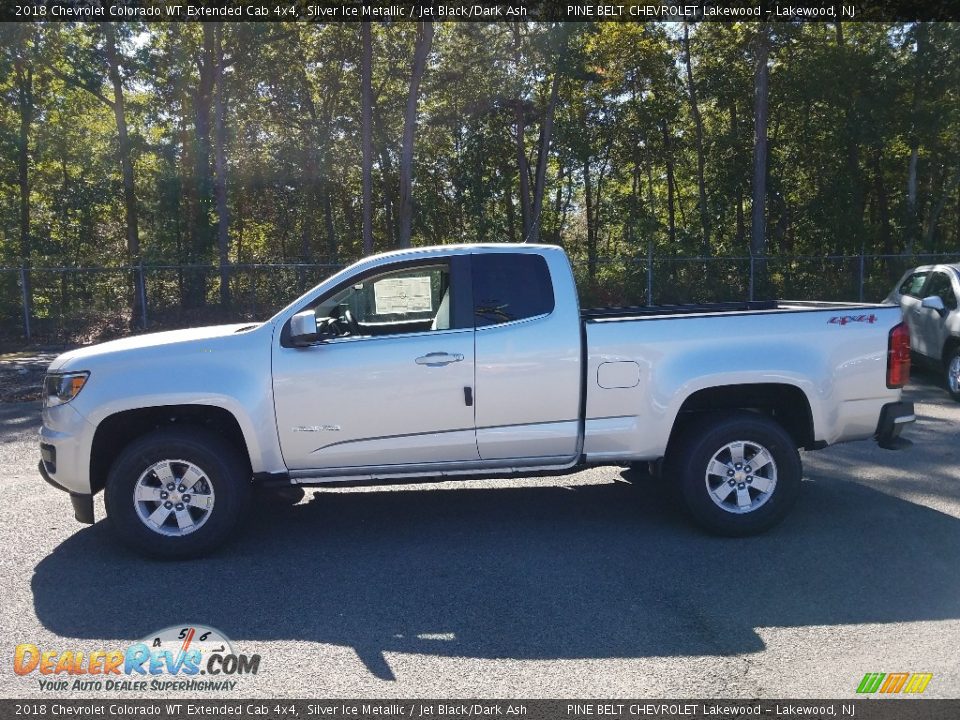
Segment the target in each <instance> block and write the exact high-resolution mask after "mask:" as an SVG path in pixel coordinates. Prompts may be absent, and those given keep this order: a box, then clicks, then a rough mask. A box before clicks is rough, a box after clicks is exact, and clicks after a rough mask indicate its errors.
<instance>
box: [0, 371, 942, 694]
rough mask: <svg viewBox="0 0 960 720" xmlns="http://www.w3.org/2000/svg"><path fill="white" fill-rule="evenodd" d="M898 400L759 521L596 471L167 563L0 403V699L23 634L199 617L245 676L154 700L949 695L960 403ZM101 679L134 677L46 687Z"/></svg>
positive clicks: (419, 499) (45, 636) (252, 539)
mask: <svg viewBox="0 0 960 720" xmlns="http://www.w3.org/2000/svg"><path fill="white" fill-rule="evenodd" d="M906 397H907V399H912V400H914V401H915V402H916V403H917V415H918V422H917V423H916V424H915V425H914V426H912V427H910V428H909V429H908V430H907V435H908V436H909V438H910V439H912V440H913V441H914V445H913V447H912V448H909V449H907V450H903V451H898V452H891V451H885V450H881V449H879V448H877V447H876V445H875V443H873V442H867V441H865V442H859V443H851V444H848V445H844V446H837V447H833V448H828V449H826V450H823V451H820V452H814V453H804V455H803V460H804V467H805V472H804V479H805V482H804V486H803V491H802V493H801V498H800V501H799V502H798V504H797V506H796V508H795V509H794V511H793V512H792V513H791V514H790V515H789V516H788V518H787V520H786V521H785V522H784V523H783V524H782V525H781V526H779V527H777V528H775V529H774V530H772V531H771V532H768V533H767V534H765V535H763V536H760V537H755V538H747V539H725V538H716V537H711V536H708V535H705V534H703V533H702V532H700V531H699V530H697V529H696V528H695V527H694V526H692V525H691V524H690V522H689V521H688V520H687V518H686V516H685V514H684V511H683V509H682V506H681V505H680V504H679V502H678V501H677V500H676V498H675V496H674V494H673V493H672V492H671V489H670V484H669V478H666V479H663V480H655V479H651V478H649V477H646V476H642V475H638V474H636V473H632V472H629V471H625V470H623V469H621V468H613V467H603V468H594V469H591V470H588V471H585V472H581V473H579V474H577V475H572V476H567V477H562V478H537V479H528V480H522V481H518V480H497V481H477V482H469V483H463V484H454V483H442V484H424V485H417V486H405V487H404V486H400V487H389V488H372V489H369V488H368V489H353V490H326V489H324V490H312V489H311V490H309V491H308V493H307V496H306V498H305V499H304V500H303V501H301V502H300V503H298V504H296V505H293V506H283V505H258V506H257V507H256V508H255V509H254V512H253V514H252V515H251V518H250V521H249V527H248V528H247V529H246V531H245V532H243V533H242V534H241V535H240V536H239V537H238V538H237V540H236V541H234V542H232V543H231V544H229V545H228V546H227V547H225V548H223V549H222V550H221V551H220V552H218V553H217V554H216V555H214V556H212V557H208V558H203V559H198V560H193V561H185V562H156V561H147V560H143V559H141V558H139V557H137V556H136V555H133V554H132V553H131V552H129V551H127V550H126V549H124V548H123V547H120V546H118V545H117V544H116V543H115V542H114V540H113V538H112V536H111V535H110V534H109V532H108V530H107V528H106V527H104V523H103V522H98V523H97V524H96V525H94V526H84V525H80V524H78V523H76V522H75V521H74V519H73V516H72V511H71V507H70V502H69V499H68V497H67V496H66V494H64V493H61V492H58V491H57V490H54V489H53V488H51V487H50V486H48V485H47V484H46V483H44V482H43V480H42V479H41V478H40V477H39V475H38V473H37V470H36V463H37V455H38V452H37V447H36V431H37V428H38V426H39V408H38V405H37V403H8V404H3V405H0V468H2V473H0V520H2V521H0V547H2V548H3V553H2V554H0V598H2V601H0V627H2V643H3V647H0V658H2V659H0V696H2V697H8V698H12V697H40V696H44V695H45V693H44V692H42V691H41V690H40V689H39V686H38V682H37V678H38V676H37V674H36V673H34V674H32V675H29V676H25V677H20V676H17V675H15V674H14V672H13V667H12V666H13V653H14V647H15V646H16V645H17V644H19V643H33V644H36V645H38V646H39V647H40V648H41V649H51V650H56V651H58V652H63V651H65V650H83V651H84V652H87V653H89V652H91V651H94V650H103V649H122V648H124V647H126V646H127V645H128V644H130V642H132V641H135V640H138V639H140V638H143V637H145V636H149V635H151V634H152V633H154V632H155V631H157V630H159V629H161V628H164V627H167V626H171V625H179V624H189V623H202V624H205V625H209V626H212V627H214V628H217V629H219V630H221V631H222V632H224V633H225V634H226V635H227V636H229V637H230V638H231V639H232V640H233V642H234V646H235V648H236V649H237V650H238V651H241V652H244V653H247V654H251V653H259V654H260V655H261V663H260V668H259V673H258V674H257V675H255V676H246V677H242V678H240V679H239V681H238V685H237V687H236V688H235V689H234V690H233V691H229V692H220V693H182V692H181V693H172V694H169V695H168V696H172V697H188V696H193V697H271V696H272V697H332V696H341V697H366V696H371V697H478V698H484V697H585V696H591V697H604V696H610V697H613V696H621V697H674V698H678V697H710V696H723V697H744V698H746V697H795V698H819V697H851V696H853V695H855V690H856V687H857V684H858V683H859V681H860V679H861V678H862V677H863V675H864V673H867V672H887V673H889V672H930V673H933V675H934V677H933V680H932V681H931V683H930V685H929V686H928V688H927V690H926V693H925V695H926V696H932V697H958V696H960V666H958V662H957V648H958V647H960V464H958V453H960V442H958V441H960V432H958V428H960V425H958V422H960V404H957V403H954V402H953V401H951V400H950V399H949V397H948V396H947V394H946V392H945V391H944V390H943V389H942V388H940V387H938V386H937V385H936V383H935V382H934V381H933V380H932V379H930V378H927V377H924V376H922V375H919V376H917V375H915V377H914V382H913V384H912V385H911V387H910V388H909V390H908V392H907V393H906ZM96 512H97V517H98V519H102V518H103V504H102V499H101V498H99V497H98V498H97V506H96ZM70 680H71V681H72V680H73V678H70ZM106 694H109V695H115V696H117V697H149V696H156V693H151V692H120V693H104V692H103V691H100V692H96V691H94V692H82V691H75V692H68V693H64V692H60V693H49V692H48V693H46V697H51V698H52V697H101V696H104V695H106Z"/></svg>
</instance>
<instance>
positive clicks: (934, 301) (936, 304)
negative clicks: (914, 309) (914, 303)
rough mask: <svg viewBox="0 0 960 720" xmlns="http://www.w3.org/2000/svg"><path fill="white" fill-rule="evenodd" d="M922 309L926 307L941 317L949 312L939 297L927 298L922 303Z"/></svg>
mask: <svg viewBox="0 0 960 720" xmlns="http://www.w3.org/2000/svg"><path fill="white" fill-rule="evenodd" d="M920 307H925V308H928V309H929V310H936V311H937V312H938V313H940V314H941V315H943V314H944V313H945V312H946V310H947V308H946V306H945V305H944V304H943V300H942V299H941V297H940V296H939V295H931V296H929V297H925V298H924V299H923V300H921V301H920Z"/></svg>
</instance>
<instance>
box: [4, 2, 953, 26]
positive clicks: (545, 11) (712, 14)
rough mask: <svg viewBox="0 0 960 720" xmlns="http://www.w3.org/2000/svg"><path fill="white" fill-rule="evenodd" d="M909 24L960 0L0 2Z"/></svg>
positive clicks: (247, 17) (268, 17) (103, 12)
mask: <svg viewBox="0 0 960 720" xmlns="http://www.w3.org/2000/svg"><path fill="white" fill-rule="evenodd" d="M134 20H141V21H150V22H161V21H166V22H197V21H200V22H202V21H207V20H217V21H219V20H230V21H302V22H362V21H384V20H389V21H420V20H434V21H473V22H490V21H512V20H534V21H552V22H585V21H601V22H645V21H682V20H686V21H696V22H701V21H704V22H740V21H756V22H797V21H803V22H838V21H840V22H861V21H876V22H910V21H947V20H960V2H957V0H807V1H804V0H797V2H791V1H790V0H669V1H668V0H609V1H607V2H597V1H593V2H590V1H585V0H0V21H14V22H16V21H21V22H37V21H42V22H47V21H52V22H65V21H99V22H103V21H115V22H118V21H134Z"/></svg>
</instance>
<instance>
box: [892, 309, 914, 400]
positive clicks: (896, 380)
mask: <svg viewBox="0 0 960 720" xmlns="http://www.w3.org/2000/svg"><path fill="white" fill-rule="evenodd" d="M909 379H910V328H908V327H907V324H906V323H900V324H899V325H897V326H895V327H894V328H893V329H892V330H891V331H890V336H889V338H888V339H887V387H888V388H902V387H903V386H904V385H906V384H907V380H909Z"/></svg>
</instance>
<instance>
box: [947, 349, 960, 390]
mask: <svg viewBox="0 0 960 720" xmlns="http://www.w3.org/2000/svg"><path fill="white" fill-rule="evenodd" d="M946 371H947V377H946V380H947V390H948V391H949V392H950V396H951V397H952V398H953V399H954V400H957V401H958V402H960V348H957V349H955V350H954V351H953V354H952V355H950V357H949V358H948V359H947V365H946Z"/></svg>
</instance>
